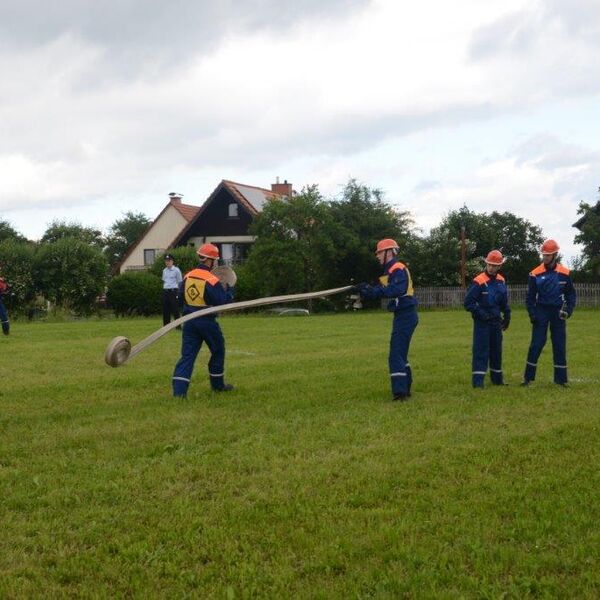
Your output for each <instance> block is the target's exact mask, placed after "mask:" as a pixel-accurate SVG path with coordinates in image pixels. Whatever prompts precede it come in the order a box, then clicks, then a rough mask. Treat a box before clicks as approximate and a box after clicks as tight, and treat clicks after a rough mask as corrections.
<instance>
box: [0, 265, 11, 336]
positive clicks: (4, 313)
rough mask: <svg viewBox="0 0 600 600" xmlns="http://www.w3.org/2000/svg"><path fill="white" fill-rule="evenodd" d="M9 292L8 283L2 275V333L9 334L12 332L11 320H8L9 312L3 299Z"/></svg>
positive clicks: (0, 304)
mask: <svg viewBox="0 0 600 600" xmlns="http://www.w3.org/2000/svg"><path fill="white" fill-rule="evenodd" d="M6 292H8V284H7V283H6V280H5V279H4V277H0V321H1V322H2V333H3V334H4V335H8V334H9V333H10V322H9V320H8V312H7V311H6V307H5V306H4V302H3V300H2V298H3V296H4V294H6Z"/></svg>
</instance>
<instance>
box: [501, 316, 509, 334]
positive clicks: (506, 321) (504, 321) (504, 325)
mask: <svg viewBox="0 0 600 600" xmlns="http://www.w3.org/2000/svg"><path fill="white" fill-rule="evenodd" d="M509 325H510V319H507V318H504V319H502V331H506V330H507V329H508V326H509Z"/></svg>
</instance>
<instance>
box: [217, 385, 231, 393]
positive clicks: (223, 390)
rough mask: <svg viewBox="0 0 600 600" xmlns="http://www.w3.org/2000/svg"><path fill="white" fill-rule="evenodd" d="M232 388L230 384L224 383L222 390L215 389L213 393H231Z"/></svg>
mask: <svg viewBox="0 0 600 600" xmlns="http://www.w3.org/2000/svg"><path fill="white" fill-rule="evenodd" d="M231 390H233V386H232V385H231V383H226V384H225V385H224V386H223V387H222V388H215V392H231Z"/></svg>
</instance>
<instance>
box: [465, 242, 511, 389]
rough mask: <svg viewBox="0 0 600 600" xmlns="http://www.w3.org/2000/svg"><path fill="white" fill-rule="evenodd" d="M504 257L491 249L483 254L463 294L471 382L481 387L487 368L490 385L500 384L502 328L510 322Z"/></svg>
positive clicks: (501, 382)
mask: <svg viewBox="0 0 600 600" xmlns="http://www.w3.org/2000/svg"><path fill="white" fill-rule="evenodd" d="M503 263H504V257H503V256H502V253H501V252H500V251H499V250H492V251H491V252H489V253H488V255H487V257H486V258H485V270H484V271H483V273H480V274H479V275H477V277H475V278H474V279H473V283H471V286H470V287H469V289H468V291H467V295H466V296H465V303H464V304H465V308H466V309H467V310H468V311H469V312H470V313H471V315H472V317H473V357H472V367H473V368H472V384H473V387H474V388H482V387H483V379H484V377H485V375H486V373H487V370H488V365H489V369H490V379H491V382H492V384H493V385H503V384H504V378H503V375H502V332H503V331H506V330H507V329H508V326H509V325H510V306H509V305H508V292H507V289H506V281H505V279H504V277H503V276H502V275H500V273H499V271H500V267H501V266H502V264H503Z"/></svg>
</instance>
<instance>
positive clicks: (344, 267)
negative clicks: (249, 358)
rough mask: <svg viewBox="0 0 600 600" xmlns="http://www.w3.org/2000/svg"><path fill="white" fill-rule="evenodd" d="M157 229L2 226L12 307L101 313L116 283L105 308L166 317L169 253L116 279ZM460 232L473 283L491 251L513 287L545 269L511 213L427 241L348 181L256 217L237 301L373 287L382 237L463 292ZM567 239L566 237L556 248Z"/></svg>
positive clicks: (586, 233) (2, 260)
mask: <svg viewBox="0 0 600 600" xmlns="http://www.w3.org/2000/svg"><path fill="white" fill-rule="evenodd" d="M598 212H599V211H598V206H592V205H590V204H586V203H583V202H582V203H581V204H580V207H579V214H580V215H582V217H585V219H584V224H583V226H582V229H581V231H580V233H579V234H578V235H577V236H576V237H575V242H577V243H580V244H582V245H583V248H584V250H583V254H582V255H581V256H580V257H579V258H578V259H577V260H576V261H575V264H574V265H572V266H574V268H575V271H576V272H575V280H576V281H600V214H598ZM148 225H149V220H148V219H147V217H145V216H144V215H141V214H133V213H127V214H126V215H125V216H124V217H123V218H122V219H120V220H118V221H116V222H115V223H114V224H113V226H112V227H111V228H110V230H109V233H108V235H107V236H106V237H103V236H102V234H101V232H99V231H97V230H95V229H91V228H86V227H83V226H81V225H78V224H67V223H64V222H55V223H53V224H51V225H50V227H49V228H48V230H47V231H46V232H45V234H44V236H43V237H42V239H41V240H40V242H38V243H31V242H28V241H27V240H25V239H24V238H23V237H22V236H20V235H19V234H18V233H17V232H16V231H14V230H12V228H11V227H10V226H9V225H8V224H7V223H6V222H4V221H0V268H1V273H2V275H3V276H4V277H6V279H7V280H8V281H9V282H10V284H11V285H12V293H13V295H12V296H11V297H9V298H8V304H9V306H11V307H14V308H20V309H21V310H22V311H23V309H27V308H28V307H31V306H33V305H35V302H36V299H40V298H43V299H47V300H50V301H51V302H53V303H54V304H56V305H58V306H61V307H64V308H67V309H71V310H74V311H76V312H79V313H89V312H90V311H91V310H93V307H94V302H95V300H96V298H97V297H98V296H99V295H100V294H102V293H103V292H104V291H105V290H106V289H107V285H108V300H109V303H110V305H111V306H112V308H114V310H115V311H116V312H117V314H130V313H131V312H135V313H138V314H153V313H156V312H159V310H160V306H159V303H160V289H161V282H160V275H161V272H162V269H163V266H164V264H163V260H162V256H158V257H157V258H156V261H155V263H154V265H153V267H152V268H151V269H150V270H149V271H148V272H141V273H140V272H137V273H127V274H125V275H120V276H115V277H111V267H113V266H114V265H116V264H117V263H118V262H119V261H120V260H121V258H122V256H123V254H124V253H125V252H126V250H127V248H128V247H129V246H130V245H131V244H132V243H133V242H135V241H136V240H137V239H138V238H139V237H140V235H141V234H142V233H143V231H144V230H145V229H146V227H147V226H148ZM461 230H463V231H464V238H465V241H464V251H465V255H466V262H465V269H466V278H467V282H468V281H469V280H470V278H471V277H473V276H474V275H475V274H477V273H478V272H479V271H480V270H481V269H482V268H483V262H482V259H483V257H484V256H485V255H486V254H487V253H488V251H489V250H490V249H493V248H498V249H501V250H502V252H503V254H504V256H505V257H506V259H507V260H506V264H505V265H504V266H503V269H502V271H503V273H504V274H505V275H506V277H507V279H508V281H509V282H510V283H525V282H526V281H527V275H528V273H529V271H530V270H531V268H532V267H533V266H534V265H536V264H537V263H538V262H539V247H540V245H541V243H542V241H543V239H544V235H543V232H542V230H541V228H540V227H538V226H537V225H535V224H533V223H531V222H530V221H528V220H526V219H523V218H521V217H518V216H516V215H515V214H513V213H510V212H498V211H493V212H489V213H477V212H474V211H472V210H470V209H469V208H468V207H466V206H463V207H461V208H459V209H457V210H453V211H450V212H449V213H448V214H446V215H445V216H444V218H443V219H442V220H441V222H440V223H439V225H438V226H437V227H435V228H433V229H432V230H431V231H430V232H429V233H428V234H424V233H423V232H422V231H420V230H419V229H418V228H417V227H416V226H415V223H414V221H413V219H412V216H411V215H410V213H409V212H407V211H401V210H397V209H395V208H394V207H392V206H391V205H390V204H389V203H387V202H386V201H385V199H384V197H383V194H382V192H381V191H380V190H378V189H373V188H369V187H368V186H365V185H361V184H360V183H358V182H357V181H355V180H353V179H351V180H350V181H348V183H347V184H346V186H345V187H344V189H343V190H342V192H341V193H340V194H339V196H338V197H335V198H327V197H325V196H323V195H322V194H321V192H320V191H319V188H318V186H309V187H306V188H304V189H303V190H302V191H301V192H300V193H299V194H297V195H295V196H293V197H291V198H289V199H288V200H286V201H285V202H270V203H268V204H267V205H266V206H265V207H264V209H263V211H262V212H261V213H260V214H259V215H257V216H256V217H255V219H254V221H253V224H252V226H251V234H252V235H255V236H256V237H257V241H256V242H255V244H254V245H253V247H252V249H251V251H250V253H249V256H248V260H247V261H246V263H245V264H243V265H238V266H236V267H235V268H236V271H237V272H238V285H237V298H238V299H239V300H245V299H250V298H256V297H263V296H271V295H277V294H292V293H299V292H304V291H314V290H318V289H325V288H329V287H337V286H343V285H347V284H348V283H350V282H351V281H354V282H360V281H374V280H375V279H376V278H377V277H378V275H379V274H380V266H379V264H378V263H377V261H376V260H375V255H374V248H375V245H376V243H377V241H378V240H379V239H381V238H384V237H391V238H394V239H395V240H397V241H398V243H399V245H400V259H401V260H402V261H403V262H405V263H406V264H408V265H409V267H410V269H411V273H412V275H413V280H414V283H415V285H416V286H456V285H459V284H460V277H461V251H462V249H461ZM559 241H562V242H563V243H564V240H559ZM170 252H171V253H172V254H174V256H175V264H177V265H179V267H180V268H181V270H182V271H183V272H185V271H187V270H189V269H191V268H192V267H193V266H194V264H195V262H196V257H195V254H194V250H193V249H191V248H184V247H182V248H175V249H173V250H170Z"/></svg>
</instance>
